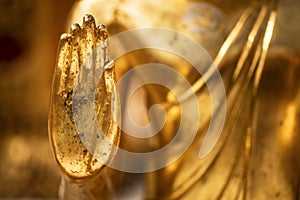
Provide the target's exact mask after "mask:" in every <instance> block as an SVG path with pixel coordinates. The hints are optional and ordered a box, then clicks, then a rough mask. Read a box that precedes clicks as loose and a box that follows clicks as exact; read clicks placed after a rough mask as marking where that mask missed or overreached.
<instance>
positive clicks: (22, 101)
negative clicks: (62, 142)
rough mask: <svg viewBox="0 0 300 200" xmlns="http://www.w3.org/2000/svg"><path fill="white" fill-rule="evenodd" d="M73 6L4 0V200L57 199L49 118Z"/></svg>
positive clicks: (0, 151) (0, 79) (47, 0)
mask: <svg viewBox="0 0 300 200" xmlns="http://www.w3.org/2000/svg"><path fill="white" fill-rule="evenodd" d="M72 3H73V0H64V1H59V0H22V1H19V0H1V1H0V135H1V139H0V160H1V161H0V163H1V164H0V198H1V197H7V198H8V197H11V198H13V197H14V198H19V197H40V198H53V197H57V191H58V186H59V181H60V176H59V171H58V168H57V166H56V164H55V161H54V159H53V156H52V152H51V149H50V145H49V140H48V133H47V115H48V104H49V97H50V87H51V82H52V75H53V70H54V65H55V57H56V50H57V43H58V40H59V37H60V35H61V34H62V33H63V32H65V23H66V19H67V15H68V12H69V9H70V8H71V5H72Z"/></svg>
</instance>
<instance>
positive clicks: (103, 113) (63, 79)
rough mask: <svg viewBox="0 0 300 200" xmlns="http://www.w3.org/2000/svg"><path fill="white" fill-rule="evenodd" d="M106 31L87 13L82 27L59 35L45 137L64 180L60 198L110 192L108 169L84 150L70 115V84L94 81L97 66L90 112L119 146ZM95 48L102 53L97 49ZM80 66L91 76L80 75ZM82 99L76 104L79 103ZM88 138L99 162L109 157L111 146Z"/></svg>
mask: <svg viewBox="0 0 300 200" xmlns="http://www.w3.org/2000/svg"><path fill="white" fill-rule="evenodd" d="M107 35H108V34H107V31H106V30H105V27H104V26H99V27H96V24H95V20H94V18H93V17H92V16H91V15H86V16H85V17H84V19H83V25H82V27H80V26H79V25H78V24H74V25H73V26H72V28H71V33H70V34H64V35H62V37H61V39H60V43H59V48H58V57H57V64H56V70H55V72H54V79H53V89H52V96H51V101H50V112H49V135H50V140H51V143H52V146H53V149H54V155H55V158H56V160H57V162H58V164H59V166H60V167H61V170H62V172H63V175H64V177H65V179H66V181H65V183H64V184H65V186H63V188H62V190H61V197H63V198H65V199H75V198H76V199H85V198H89V199H93V198H95V199H99V198H101V199H107V198H109V196H110V195H111V192H112V188H110V187H111V185H110V184H109V183H110V182H111V180H110V179H111V177H109V174H110V172H109V171H108V170H107V169H105V166H104V165H103V164H101V163H100V161H98V159H100V158H99V157H97V158H95V157H94V156H93V155H95V153H96V152H89V150H88V149H86V147H85V145H84V144H83V143H82V141H81V139H80V136H79V132H78V129H76V125H75V122H74V117H73V115H74V112H76V111H74V110H73V108H72V105H73V104H74V100H73V98H74V92H75V84H81V85H83V87H84V85H85V84H88V82H87V79H93V78H94V79H96V71H97V70H98V71H99V70H103V75H102V76H101V78H100V81H99V83H98V85H97V87H96V93H95V99H94V102H95V105H96V107H95V109H96V110H95V112H96V113H97V118H98V122H99V124H100V127H101V128H102V130H103V131H104V134H105V136H106V137H108V138H109V139H110V141H109V142H110V145H111V146H112V145H116V146H118V144H119V138H120V129H119V128H118V127H117V122H115V121H114V119H113V115H116V114H117V112H118V111H117V110H116V108H114V107H113V105H114V104H116V102H113V101H117V99H116V98H115V99H113V92H114V91H115V87H116V79H115V74H114V73H115V72H114V64H113V63H107V62H108V55H107V51H108V50H107V47H106V46H105V45H104V46H103V44H105V40H106V39H107ZM100 47H101V48H102V50H103V49H104V50H103V52H99V51H97V50H96V48H100ZM89 59H93V60H92V61H91V63H92V65H91V66H90V65H88V64H85V62H88V60H89ZM108 65H110V66H108ZM82 68H84V69H82ZM100 68H102V69H100ZM83 70H87V71H88V72H87V74H90V73H92V75H90V76H89V75H86V74H83ZM93 73H94V74H93ZM95 81H96V80H95ZM85 95H87V94H85ZM85 101H88V100H85ZM85 101H82V102H81V101H80V102H79V103H80V104H82V105H84V104H85ZM113 112H116V113H113ZM86 123H92V122H86ZM84 134H86V133H84ZM99 137H101V136H99ZM100 140H101V138H100ZM92 142H93V143H95V144H93V145H94V146H97V148H96V149H95V151H96V150H97V151H100V153H101V157H104V158H106V159H104V160H103V161H102V163H106V162H108V158H109V157H111V156H113V151H112V148H106V147H103V146H99V144H98V142H97V141H96V140H94V141H92ZM107 179H108V180H107ZM78 182H80V183H78ZM74 185H75V186H74Z"/></svg>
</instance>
